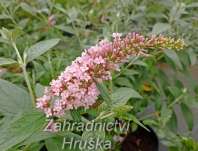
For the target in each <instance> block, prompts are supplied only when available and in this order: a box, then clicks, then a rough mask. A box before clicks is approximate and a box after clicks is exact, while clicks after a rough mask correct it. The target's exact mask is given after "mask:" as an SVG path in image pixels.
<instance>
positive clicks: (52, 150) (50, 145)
mask: <svg viewBox="0 0 198 151" xmlns="http://www.w3.org/2000/svg"><path fill="white" fill-rule="evenodd" d="M76 141H81V137H80V136H79V135H76V134H74V133H68V132H67V133H65V136H63V137H55V138H50V139H47V140H45V145H46V147H47V150H48V151H80V149H79V145H76V148H75V146H74V144H73V145H71V147H70V144H67V143H66V142H72V143H74V142H76ZM64 142H65V145H64V146H63V144H64Z"/></svg>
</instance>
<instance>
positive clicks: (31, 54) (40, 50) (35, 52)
mask: <svg viewBox="0 0 198 151" xmlns="http://www.w3.org/2000/svg"><path fill="white" fill-rule="evenodd" d="M59 41H60V39H50V40H44V41H41V42H38V43H36V44H35V45H33V46H31V47H30V48H29V49H27V51H26V53H27V54H26V55H27V62H30V61H32V60H34V59H36V58H37V57H39V56H40V55H42V54H44V53H45V52H46V51H48V50H49V49H51V48H52V47H54V46H55V45H56V44H58V42H59Z"/></svg>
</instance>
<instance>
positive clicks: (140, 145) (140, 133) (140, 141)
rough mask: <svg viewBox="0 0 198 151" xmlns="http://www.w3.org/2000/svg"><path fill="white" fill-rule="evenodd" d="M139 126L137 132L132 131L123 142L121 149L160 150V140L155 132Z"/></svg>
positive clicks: (125, 150) (136, 150)
mask: <svg viewBox="0 0 198 151" xmlns="http://www.w3.org/2000/svg"><path fill="white" fill-rule="evenodd" d="M147 128H148V129H149V130H150V132H149V131H147V130H146V129H144V128H142V127H138V129H137V130H136V131H135V132H130V133H128V135H127V136H126V137H125V139H124V141H123V142H122V144H121V151H159V141H158V138H157V135H156V134H155V132H154V131H153V130H152V129H151V128H150V127H147Z"/></svg>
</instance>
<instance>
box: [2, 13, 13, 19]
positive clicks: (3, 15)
mask: <svg viewBox="0 0 198 151" xmlns="http://www.w3.org/2000/svg"><path fill="white" fill-rule="evenodd" d="M11 18H12V17H11V16H9V15H6V14H1V15H0V20H1V19H11Z"/></svg>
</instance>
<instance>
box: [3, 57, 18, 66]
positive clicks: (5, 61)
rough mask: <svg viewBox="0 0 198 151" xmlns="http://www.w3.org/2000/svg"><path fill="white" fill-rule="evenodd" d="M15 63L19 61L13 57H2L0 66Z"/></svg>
mask: <svg viewBox="0 0 198 151" xmlns="http://www.w3.org/2000/svg"><path fill="white" fill-rule="evenodd" d="M14 63H17V62H16V61H15V60H13V59H10V58H2V57H0V66H2V65H9V64H14Z"/></svg>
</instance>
